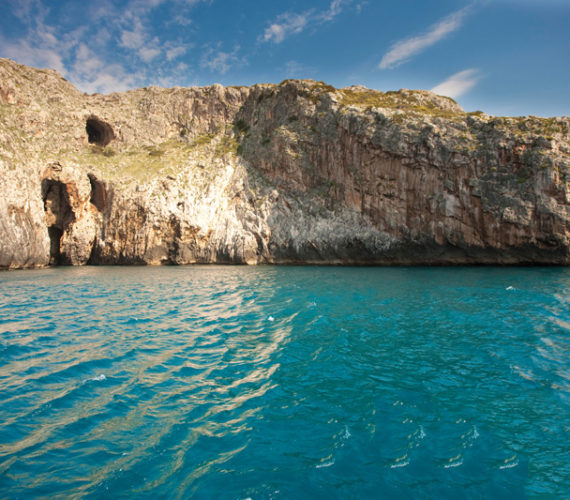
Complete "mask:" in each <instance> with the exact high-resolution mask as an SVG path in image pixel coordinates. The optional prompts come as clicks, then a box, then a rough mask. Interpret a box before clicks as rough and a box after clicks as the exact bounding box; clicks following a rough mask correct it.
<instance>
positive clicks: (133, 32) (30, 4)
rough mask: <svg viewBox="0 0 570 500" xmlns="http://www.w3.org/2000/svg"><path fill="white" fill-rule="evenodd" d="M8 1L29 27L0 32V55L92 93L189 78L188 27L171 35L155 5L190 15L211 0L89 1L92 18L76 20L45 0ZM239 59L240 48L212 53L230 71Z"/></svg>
mask: <svg viewBox="0 0 570 500" xmlns="http://www.w3.org/2000/svg"><path fill="white" fill-rule="evenodd" d="M5 1H7V2H8V6H9V8H10V11H11V13H12V14H13V15H14V16H16V17H17V18H18V19H19V20H20V21H21V23H22V24H23V26H24V27H25V32H24V34H22V35H21V36H19V37H11V38H9V37H8V36H7V35H5V34H3V33H0V56H2V57H10V58H12V59H14V60H16V61H18V62H20V63H24V64H29V65H31V66H35V67H41V68H46V67H47V68H53V69H55V70H57V71H58V72H59V73H61V74H62V75H63V76H64V77H65V78H67V79H68V80H70V81H71V82H72V83H73V84H74V85H76V86H77V87H78V88H80V89H81V90H83V91H85V92H89V93H94V92H102V93H108V92H113V91H122V90H126V89H128V88H133V87H137V86H144V85H150V84H162V83H163V82H171V83H173V84H175V83H176V84H181V83H185V82H187V81H188V79H189V78H191V75H192V70H191V69H188V68H189V66H188V65H187V64H185V63H184V62H183V61H182V56H183V55H184V54H186V53H187V52H188V51H189V50H190V49H191V48H192V47H193V46H194V44H192V43H191V42H189V41H188V40H187V33H185V34H183V35H181V34H180V33H177V34H175V35H173V36H171V31H170V30H160V29H157V28H161V26H157V23H156V16H155V15H154V14H155V9H157V8H161V9H169V10H175V11H176V12H177V14H179V15H182V14H183V15H184V17H185V19H187V20H188V21H189V20H190V12H191V9H192V7H193V6H195V5H196V4H197V3H209V2H211V0H126V1H125V2H122V3H120V2H117V1H114V0H98V1H97V2H91V3H88V4H86V5H85V11H86V12H85V13H86V15H87V16H88V19H89V21H90V22H89V23H84V24H79V25H77V24H73V19H72V18H71V17H70V18H66V19H65V20H63V19H61V17H60V16H54V14H55V13H57V9H56V6H55V5H52V4H51V3H50V2H48V1H47V0H5ZM95 4H96V5H95ZM52 10H53V11H54V12H52ZM158 18H159V19H164V18H161V17H160V16H158ZM237 59H238V58H237V54H236V53H233V52H230V53H228V54H227V55H225V56H224V54H223V53H222V54H220V55H219V56H218V57H215V56H214V55H212V60H211V61H210V64H211V65H212V66H215V67H217V68H218V69H220V70H221V71H227V69H226V68H229V67H230V65H231V64H233V63H234V61H235V60H237ZM190 67H191V66H190Z"/></svg>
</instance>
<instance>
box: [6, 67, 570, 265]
mask: <svg viewBox="0 0 570 500" xmlns="http://www.w3.org/2000/svg"><path fill="white" fill-rule="evenodd" d="M569 130H570V120H569V119H568V118H550V119H543V118H534V117H528V118H495V117H490V116H487V115H485V114H483V113H480V112H477V113H465V112H464V111H463V110H462V109H461V108H460V107H459V106H458V105H457V104H456V103H454V102H453V101H452V100H451V99H448V98H444V97H440V96H436V95H434V94H432V93H430V92H425V91H406V90H402V91H398V92H388V93H382V92H378V91H373V90H369V89H365V88H362V87H350V88H346V89H334V88H332V87H329V86H327V85H325V84H323V83H321V82H313V81H285V82H283V83H281V84H280V85H269V84H267V85H256V86H253V87H250V88H245V87H242V88H232V87H230V88H223V87H221V86H219V85H213V86H211V87H203V88H190V89H184V88H174V89H158V88H146V89H139V90H135V91H130V92H126V93H121V94H111V95H106V96H103V95H92V96H90V95H84V94H81V93H80V92H79V91H77V90H76V89H75V88H74V87H73V86H72V85H70V84H69V83H68V82H66V81H65V80H64V79H63V78H61V77H60V76H59V75H58V74H57V73H55V72H53V71H49V70H48V71H46V70H36V69H33V68H28V67H25V66H21V65H18V64H16V63H14V62H12V61H9V60H5V59H4V60H0V176H1V177H2V181H3V182H2V186H3V191H4V193H3V196H2V197H1V198H0V235H1V237H0V268H21V267H41V266H45V265H49V264H73V265H81V264H87V263H89V264H135V263H137V264H145V263H146V264H188V263H248V264H257V263H297V262H298V263H347V264H348V263H355V264H408V263H409V264H461V263H489V264H523V263H540V264H561V265H568V264H569V263H570V157H569V151H570V141H569Z"/></svg>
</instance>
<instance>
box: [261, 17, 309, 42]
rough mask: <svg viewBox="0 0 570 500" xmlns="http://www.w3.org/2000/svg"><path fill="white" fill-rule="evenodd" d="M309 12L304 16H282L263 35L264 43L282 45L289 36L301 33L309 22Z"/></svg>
mask: <svg viewBox="0 0 570 500" xmlns="http://www.w3.org/2000/svg"><path fill="white" fill-rule="evenodd" d="M309 15H310V13H309V12H305V13H303V14H291V13H286V14H281V15H280V16H279V17H278V18H277V20H276V22H274V23H272V24H270V25H269V26H268V27H267V28H266V29H265V32H264V33H263V37H262V40H263V41H264V42H274V43H281V42H282V41H283V40H285V37H286V36H288V35H294V34H297V33H301V31H303V30H304V29H305V27H306V26H307V23H308V21H309Z"/></svg>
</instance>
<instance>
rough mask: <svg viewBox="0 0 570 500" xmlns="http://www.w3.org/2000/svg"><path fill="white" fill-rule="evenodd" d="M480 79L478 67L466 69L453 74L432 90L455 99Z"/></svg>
mask: <svg viewBox="0 0 570 500" xmlns="http://www.w3.org/2000/svg"><path fill="white" fill-rule="evenodd" d="M480 79H481V77H480V76H479V71H478V70H477V69H474V68H471V69H466V70H463V71H460V72H459V73H455V74H454V75H451V76H450V77H449V78H448V79H447V80H444V81H443V82H441V83H440V84H439V85H436V86H435V87H434V88H433V89H431V91H432V92H435V93H436V94H440V95H446V96H448V97H453V98H454V99H455V98H457V97H459V96H461V95H463V94H465V93H466V92H468V91H469V90H471V89H472V88H473V87H474V86H475V85H476V84H477V82H478V81H479V80H480Z"/></svg>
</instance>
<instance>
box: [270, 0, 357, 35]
mask: <svg viewBox="0 0 570 500" xmlns="http://www.w3.org/2000/svg"><path fill="white" fill-rule="evenodd" d="M351 1H352V0H333V1H332V2H331V3H330V5H329V8H328V9H327V10H325V11H315V10H314V9H311V10H307V11H305V12H302V13H300V14H296V13H293V12H286V13H284V14H280V15H279V16H277V18H276V19H275V21H273V22H271V23H270V24H269V26H268V27H267V28H265V31H264V32H263V35H261V36H260V37H259V41H261V42H273V43H281V42H282V41H283V40H285V38H287V37H288V36H291V35H297V34H299V33H301V32H302V31H304V30H305V29H307V28H309V27H312V26H318V25H319V24H323V23H328V22H331V21H333V20H334V19H335V18H336V17H337V16H338V15H339V14H340V13H341V12H342V10H343V8H344V7H345V6H346V5H348V4H349V3H351Z"/></svg>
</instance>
